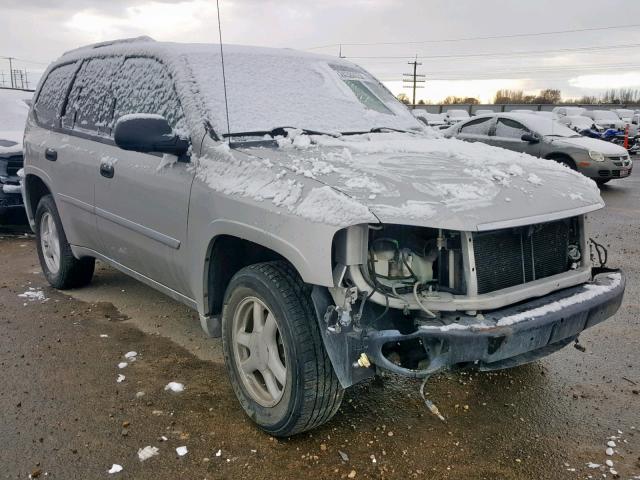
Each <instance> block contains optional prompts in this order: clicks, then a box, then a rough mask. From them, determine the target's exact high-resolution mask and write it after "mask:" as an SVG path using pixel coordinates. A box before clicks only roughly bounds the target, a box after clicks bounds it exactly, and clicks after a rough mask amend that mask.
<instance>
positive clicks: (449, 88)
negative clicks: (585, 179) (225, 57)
mask: <svg viewBox="0 0 640 480" xmlns="http://www.w3.org/2000/svg"><path fill="white" fill-rule="evenodd" d="M1 2H2V15H0V32H2V34H1V36H0V38H2V41H1V42H0V56H13V57H17V58H18V59H20V60H17V61H16V65H14V68H15V67H18V68H27V69H28V70H29V71H30V73H31V75H32V78H34V77H35V76H36V75H37V71H41V70H42V69H44V67H45V66H46V64H47V63H48V62H50V61H51V60H53V59H55V58H57V57H58V56H59V55H61V54H62V53H63V52H64V51H65V50H68V49H71V48H74V47H77V46H79V45H83V44H87V43H92V42H97V41H103V40H108V39H113V38H119V37H130V36H137V35H149V36H151V37H153V38H155V39H157V40H170V41H182V42H216V43H217V41H218V36H217V35H218V32H217V23H216V11H215V0H192V1H189V0H187V1H172V0H162V1H148V0H56V1H55V2H54V1H50V0H1ZM220 3H221V9H222V28H223V40H224V41H225V42H228V43H238V44H246V45H261V46H273V47H290V48H296V49H313V50H312V51H316V52H323V53H328V54H332V55H338V52H339V47H338V45H337V44H340V43H342V44H343V47H342V54H343V55H344V56H346V57H348V58H351V59H352V61H354V62H356V63H359V64H360V65H362V66H364V67H365V68H366V69H368V70H369V71H370V72H372V73H373V74H374V75H376V76H377V77H378V78H380V79H381V80H383V81H384V82H385V83H386V84H387V86H389V87H390V88H391V89H392V90H393V92H394V93H396V94H397V93H399V92H400V91H402V82H401V79H402V74H403V73H407V72H409V71H410V67H409V65H407V64H406V62H407V61H409V60H411V59H412V57H414V56H415V55H418V57H419V58H418V60H419V61H421V62H422V66H420V67H419V72H420V73H424V74H426V75H427V83H426V88H424V89H421V90H420V91H419V93H418V98H426V99H430V100H433V101H439V100H441V99H442V98H444V97H445V96H447V95H458V96H475V97H479V98H480V99H481V100H483V101H488V100H490V99H491V98H492V97H493V94H494V93H495V91H496V90H497V89H498V88H517V89H524V90H526V91H529V92H535V91H537V90H539V89H541V88H547V87H552V88H559V89H561V90H562V93H563V96H565V97H577V96H581V95H583V94H588V95H593V94H598V93H600V92H601V91H602V90H603V89H605V88H612V87H616V88H620V87H625V88H627V87H630V88H638V89H640V1H638V0H608V1H606V2H603V1H601V0H600V1H595V0H579V1H578V0H534V1H526V2H525V1H522V0H456V1H451V0H406V1H400V0H351V1H345V0H314V1H306V0H220ZM614 26H615V27H618V28H607V29H602V30H592V29H596V28H602V27H614ZM568 30H573V31H574V32H572V33H553V34H549V35H546V34H544V33H547V32H561V31H562V32H566V31H568ZM575 30H583V31H580V32H576V31H575ZM585 30H586V31H585ZM524 34H535V35H531V36H523V35H524ZM495 36H509V38H489V39H486V38H485V39H478V40H460V39H468V38H478V37H495ZM451 40H454V41H451ZM420 42H422V43H420ZM371 43H378V45H370V44H371ZM357 44H368V45H357ZM325 45H328V46H326V47H324V48H314V47H321V46H325ZM367 57H369V58H367ZM370 57H378V58H370ZM380 57H382V58H380ZM420 57H422V58H420ZM27 61H28V62H27ZM35 62H38V63H35ZM5 64H6V61H4V60H1V59H0V71H5V72H7V71H8V66H7V65H5ZM0 81H1V78H0ZM405 92H407V93H409V92H408V90H405Z"/></svg>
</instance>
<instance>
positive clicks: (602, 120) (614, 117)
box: [584, 110, 625, 130]
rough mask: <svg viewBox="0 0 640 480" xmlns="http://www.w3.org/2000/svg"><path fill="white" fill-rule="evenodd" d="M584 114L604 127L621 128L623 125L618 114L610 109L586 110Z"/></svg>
mask: <svg viewBox="0 0 640 480" xmlns="http://www.w3.org/2000/svg"><path fill="white" fill-rule="evenodd" d="M584 115H585V116H587V117H589V118H591V119H593V120H594V122H595V123H597V124H598V125H600V126H601V127H602V128H605V129H607V128H616V129H618V130H621V129H623V128H624V125H625V123H624V122H623V121H622V120H620V117H619V116H618V114H617V113H615V112H612V111H611V110H588V111H586V112H584Z"/></svg>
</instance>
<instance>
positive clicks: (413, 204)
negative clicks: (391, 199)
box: [372, 200, 436, 220]
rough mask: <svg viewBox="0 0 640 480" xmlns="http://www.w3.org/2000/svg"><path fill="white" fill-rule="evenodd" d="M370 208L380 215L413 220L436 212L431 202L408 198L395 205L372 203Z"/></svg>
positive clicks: (426, 217)
mask: <svg viewBox="0 0 640 480" xmlns="http://www.w3.org/2000/svg"><path fill="white" fill-rule="evenodd" d="M372 209H373V211H374V212H376V213H377V214H380V215H385V216H386V215H388V216H393V217H397V218H410V219H413V220H424V219H428V218H430V217H432V216H434V215H435V214H436V210H435V208H434V207H433V205H432V204H430V203H428V202H419V201H417V200H409V201H407V202H405V203H403V204H402V205H400V206H397V207H394V206H391V205H372Z"/></svg>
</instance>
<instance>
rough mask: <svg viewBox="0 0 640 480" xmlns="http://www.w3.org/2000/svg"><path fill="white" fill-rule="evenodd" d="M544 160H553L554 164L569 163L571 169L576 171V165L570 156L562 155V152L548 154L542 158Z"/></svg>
mask: <svg viewBox="0 0 640 480" xmlns="http://www.w3.org/2000/svg"><path fill="white" fill-rule="evenodd" d="M544 158H545V159H546V160H554V161H556V162H558V161H563V160H564V161H567V162H570V163H571V164H572V165H573V169H574V170H576V169H577V164H576V161H575V160H574V159H573V158H572V157H571V155H569V154H568V153H564V152H551V153H548V154H547V155H545V157H544Z"/></svg>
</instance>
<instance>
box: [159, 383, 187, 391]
mask: <svg viewBox="0 0 640 480" xmlns="http://www.w3.org/2000/svg"><path fill="white" fill-rule="evenodd" d="M164 389H165V390H171V391H172V392H175V393H180V392H183V391H184V385H183V384H182V383H178V382H169V383H167V384H166V385H165V387H164Z"/></svg>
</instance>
